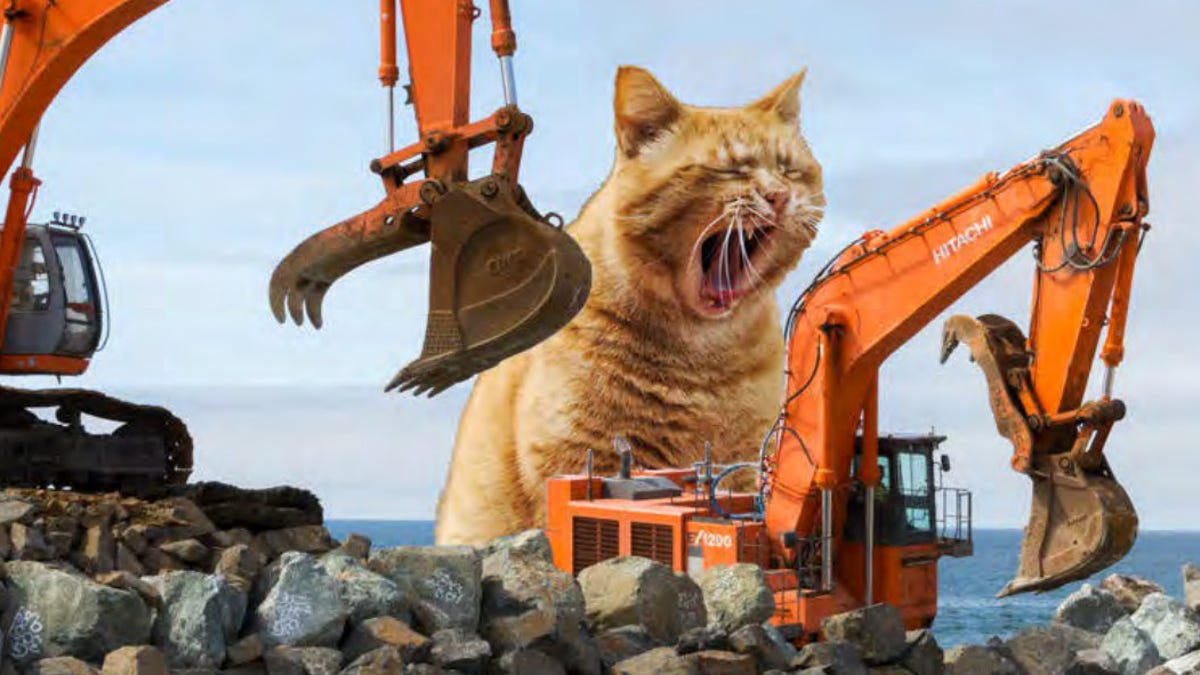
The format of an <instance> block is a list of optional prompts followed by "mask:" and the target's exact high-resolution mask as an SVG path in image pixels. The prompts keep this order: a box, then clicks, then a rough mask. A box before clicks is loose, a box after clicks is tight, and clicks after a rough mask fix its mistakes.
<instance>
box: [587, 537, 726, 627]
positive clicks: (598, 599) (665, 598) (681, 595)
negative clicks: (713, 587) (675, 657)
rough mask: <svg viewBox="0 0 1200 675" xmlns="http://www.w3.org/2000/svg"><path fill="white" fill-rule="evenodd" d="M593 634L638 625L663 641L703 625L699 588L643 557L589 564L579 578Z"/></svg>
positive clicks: (665, 567)
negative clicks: (594, 631)
mask: <svg viewBox="0 0 1200 675" xmlns="http://www.w3.org/2000/svg"><path fill="white" fill-rule="evenodd" d="M579 585H580V587H581V588H582V590H583V596H584V598H585V605H586V608H587V621H588V624H589V625H591V626H592V627H593V629H594V630H597V631H599V630H605V629H608V628H616V627H617V626H626V625H630V624H640V625H642V626H645V627H646V630H647V631H649V632H650V635H652V636H654V638H655V639H656V640H661V641H662V642H665V643H668V644H669V643H673V642H675V641H676V640H677V639H678V638H679V635H680V634H681V633H683V632H684V631H686V630H689V629H691V628H695V627H697V626H702V625H704V623H705V621H704V619H705V612H704V604H703V602H702V596H701V593H700V590H699V588H698V587H697V586H696V584H695V583H694V582H692V581H691V579H688V578H687V577H684V576H677V575H676V574H675V573H674V572H672V571H671V569H670V568H668V567H667V566H665V565H663V564H661V563H657V562H654V561H652V560H647V559H646V558H634V557H620V558H613V559H611V560H605V561H604V562H601V563H598V564H596V565H592V566H591V567H588V568H587V569H585V570H583V572H581V573H580V574H579Z"/></svg>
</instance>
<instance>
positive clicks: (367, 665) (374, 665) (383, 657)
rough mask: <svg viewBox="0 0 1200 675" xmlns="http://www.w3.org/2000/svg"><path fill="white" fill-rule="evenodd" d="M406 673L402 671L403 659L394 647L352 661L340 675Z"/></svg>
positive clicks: (374, 651) (369, 653)
mask: <svg viewBox="0 0 1200 675" xmlns="http://www.w3.org/2000/svg"><path fill="white" fill-rule="evenodd" d="M400 672H408V671H405V670H404V657H403V656H401V654H400V650H399V649H396V648H395V647H380V648H379V649H375V650H373V651H369V652H367V653H366V654H363V655H362V656H360V657H358V658H357V659H354V661H352V662H351V663H350V665H348V666H346V669H345V670H343V671H342V672H341V675H384V674H385V673H400Z"/></svg>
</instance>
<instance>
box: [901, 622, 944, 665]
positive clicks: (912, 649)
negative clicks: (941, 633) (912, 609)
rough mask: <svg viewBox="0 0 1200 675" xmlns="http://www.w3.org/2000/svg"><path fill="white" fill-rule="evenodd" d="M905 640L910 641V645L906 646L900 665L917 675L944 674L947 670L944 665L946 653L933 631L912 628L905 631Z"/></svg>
mask: <svg viewBox="0 0 1200 675" xmlns="http://www.w3.org/2000/svg"><path fill="white" fill-rule="evenodd" d="M904 640H905V642H907V643H908V647H907V648H905V652H904V657H903V658H902V659H901V660H900V665H902V666H904V667H905V668H908V669H909V670H910V671H912V672H913V673H916V675H942V672H943V671H944V670H945V667H944V666H943V660H944V658H945V655H944V654H943V653H942V648H941V647H940V646H939V645H938V643H937V640H936V639H934V637H933V633H930V632H929V631H927V630H923V629H922V630H910V631H908V632H907V633H905V636H904Z"/></svg>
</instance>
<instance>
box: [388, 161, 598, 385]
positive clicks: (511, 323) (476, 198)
mask: <svg viewBox="0 0 1200 675" xmlns="http://www.w3.org/2000/svg"><path fill="white" fill-rule="evenodd" d="M432 201H433V203H432V205H431V207H430V229H431V233H432V243H433V259H432V264H431V278H430V285H429V318H428V322H427V323H426V326H425V345H424V347H423V348H422V350H421V356H420V357H419V358H417V359H416V360H415V361H413V362H412V363H410V364H408V365H407V366H405V367H404V369H403V370H401V371H400V372H399V373H398V374H397V375H396V377H395V378H394V379H393V380H392V381H391V383H390V384H389V385H388V387H387V388H388V390H392V389H398V390H400V391H406V390H413V392H414V393H416V394H422V393H428V394H429V395H430V396H433V395H435V394H437V393H438V392H441V391H442V390H444V389H446V388H447V387H449V386H451V385H453V384H455V383H456V382H460V381H462V380H465V379H466V378H468V377H470V376H472V375H474V374H475V373H478V372H481V371H483V370H486V369H488V368H491V367H492V366H494V365H495V364H496V363H498V362H500V361H501V360H503V359H505V358H507V357H509V356H511V355H513V354H517V353H519V352H521V351H524V350H526V349H528V348H530V347H532V346H533V345H535V344H537V343H539V342H541V341H542V340H545V339H546V338H548V337H550V336H551V335H553V334H554V333H556V332H557V331H558V330H559V329H560V328H562V327H563V326H565V325H566V324H567V322H568V321H570V320H571V318H572V317H573V316H575V314H576V313H578V312H579V310H580V309H581V308H582V307H583V304H584V302H585V301H586V300H587V297H588V292H589V291H590V289H591V279H592V268H591V265H590V263H589V262H588V259H587V256H586V255H584V253H583V249H581V248H580V247H579V244H577V243H576V242H575V240H574V239H572V238H571V237H570V235H568V234H567V233H566V232H565V231H564V230H563V229H562V228H561V227H556V226H555V225H552V224H550V223H549V222H547V221H546V220H544V219H542V218H541V217H540V216H538V214H537V212H536V211H535V210H534V209H533V207H532V206H530V205H529V202H528V201H527V200H526V199H525V198H524V193H523V191H520V190H519V188H517V189H514V187H513V185H512V184H511V183H509V182H508V181H506V180H501V179H498V178H496V177H492V176H489V177H487V178H482V179H479V180H476V181H473V182H471V183H467V184H464V185H460V186H457V187H455V188H452V189H451V190H449V191H448V192H446V193H445V194H442V195H440V196H437V197H436V198H435V199H434V200H432Z"/></svg>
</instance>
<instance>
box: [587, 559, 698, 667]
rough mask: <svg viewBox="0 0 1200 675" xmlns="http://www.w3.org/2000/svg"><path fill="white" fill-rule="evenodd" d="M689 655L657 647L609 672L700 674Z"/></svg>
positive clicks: (622, 662) (623, 662) (620, 663)
mask: <svg viewBox="0 0 1200 675" xmlns="http://www.w3.org/2000/svg"><path fill="white" fill-rule="evenodd" d="M589 569H591V568H589ZM585 571H586V570H585ZM690 656H692V655H691V654H688V655H680V654H676V653H675V650H674V649H671V648H670V647H659V648H658V649H651V650H650V651H648V652H645V653H642V654H638V655H637V656H634V657H632V658H628V659H625V660H624V661H621V662H619V663H617V664H616V665H614V666H613V667H612V671H611V672H612V674H613V675H700V666H699V664H698V663H697V662H696V661H694V660H691V659H689V657H690Z"/></svg>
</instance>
